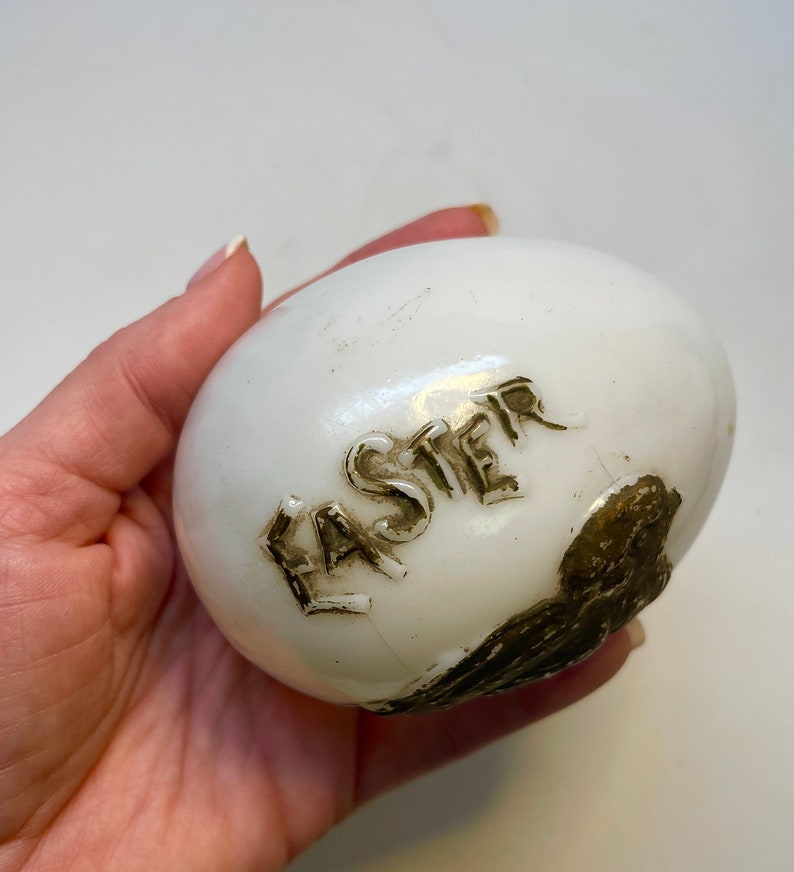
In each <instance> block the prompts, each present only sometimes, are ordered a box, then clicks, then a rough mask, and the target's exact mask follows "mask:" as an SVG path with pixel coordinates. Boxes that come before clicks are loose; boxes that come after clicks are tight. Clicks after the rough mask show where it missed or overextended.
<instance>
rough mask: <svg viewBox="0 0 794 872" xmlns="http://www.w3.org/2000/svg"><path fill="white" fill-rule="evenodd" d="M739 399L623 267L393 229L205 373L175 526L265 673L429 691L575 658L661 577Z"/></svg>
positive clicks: (708, 485)
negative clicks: (405, 244) (402, 240)
mask: <svg viewBox="0 0 794 872" xmlns="http://www.w3.org/2000/svg"><path fill="white" fill-rule="evenodd" d="M734 415H735V404H734V393H733V386H732V381H731V376H730V372H729V369H728V366H727V363H726V361H725V357H724V354H723V352H722V350H721V348H720V345H719V343H718V341H717V340H716V339H715V337H714V335H713V334H712V333H711V332H710V330H709V329H708V328H707V327H706V326H705V325H704V324H703V323H702V321H701V320H700V319H699V318H698V317H697V316H696V315H695V314H694V313H693V312H692V311H691V310H690V309H689V307H688V306H687V305H686V304H685V303H684V302H683V301H682V300H681V299H680V298H679V297H677V296H676V295H674V294H673V293H672V292H671V291H670V290H669V289H667V288H666V287H665V286H664V285H662V284H661V283H660V282H659V281H657V280H656V279H653V278H651V277H650V276H648V275H647V274H645V273H643V272H641V271H640V270H638V269H636V268H634V267H632V266H629V265H627V264H625V263H622V262H620V261H618V260H616V259H614V258H612V257H609V256H607V255H604V254H600V253H598V252H595V251H591V250H588V249H585V248H582V247H578V246H574V245H568V244H563V243H556V242H548V241H524V240H514V239H500V238H496V239H494V238H486V239H468V240H454V241H447V242H438V243H430V244H426V245H420V246H414V247H410V248H404V249H400V250H398V251H394V252H389V253H387V254H383V255H379V256H377V257H374V258H372V259H370V260H366V261H363V262H361V263H358V264H355V265H354V266H351V267H348V268H347V269H344V270H342V271H340V272H337V273H334V274H332V275H330V276H328V277H326V278H324V279H322V280H320V281H318V282H316V283H315V284H313V285H310V286H309V287H307V288H305V289H304V290H302V291H300V292H299V293H298V294H296V295H295V296H293V297H291V298H289V299H287V300H286V301H284V302H283V303H281V304H280V305H279V306H278V307H277V308H275V309H274V310H272V311H271V312H269V313H268V314H267V315H266V316H265V318H263V320H262V321H260V322H259V323H258V324H257V325H256V326H255V327H253V328H252V329H251V330H250V331H249V332H248V333H247V334H246V335H245V336H244V337H243V338H242V339H240V340H239V341H238V342H237V343H236V344H235V345H234V346H233V348H232V349H231V350H230V351H229V352H228V353H227V354H226V355H225V356H224V358H223V359H222V360H221V362H220V363H219V364H218V366H217V367H216V368H215V370H214V371H213V372H212V373H211V375H210V377H209V378H208V379H207V382H206V384H205V385H204V387H203V388H202V390H201V392H200V394H199V396H198V398H197V399H196V401H195V403H194V406H193V408H192V410H191V413H190V415H189V418H188V421H187V423H186V425H185V428H184V431H183V434H182V437H181V440H180V444H179V450H178V455H177V463H176V477H175V496H174V509H175V520H176V528H177V534H178V539H179V544H180V548H181V551H182V555H183V557H184V561H185V564H186V566H187V568H188V571H189V573H190V576H191V578H192V580H193V583H194V585H195V588H196V590H197V592H198V594H199V596H200V597H201V599H202V601H203V602H204V603H205V605H206V607H207V609H208V610H209V612H210V613H211V615H212V616H213V618H214V619H215V621H216V622H217V624H218V626H219V627H220V629H221V630H222V631H223V633H224V634H225V635H226V636H227V637H228V639H229V640H230V641H231V642H232V643H233V644H234V645H235V646H236V647H237V648H238V649H239V650H240V651H241V652H242V653H243V654H244V655H245V656H246V657H248V658H249V659H250V660H252V661H253V662H254V663H256V664H258V665H259V666H261V667H262V668H263V669H265V670H266V671H267V672H269V673H271V674H272V675H273V676H275V677H276V678H278V679H280V680H281V681H284V682H286V683H287V684H290V685H292V686H294V687H296V688H299V689H300V690H303V691H305V692H307V693H310V694H313V695H315V696H318V697H321V698H323V699H328V700H332V701H336V702H339V703H347V704H358V705H362V706H365V707H367V708H371V709H373V710H376V711H383V712H403V711H405V712H410V711H423V710H426V709H429V708H434V707H438V706H447V705H451V704H453V703H456V702H459V701H462V700H464V699H468V698H471V697H474V696H479V695H483V694H487V693H494V692H497V691H500V690H504V689H507V688H509V687H513V686H515V685H517V684H520V683H523V682H525V681H529V680H532V679H535V678H538V677H541V676H545V675H548V674H551V673H552V672H554V671H556V670H558V669H561V668H563V667H565V666H567V665H569V664H571V663H574V662H577V661H578V660H581V659H582V658H583V657H585V656H587V655H588V654H589V653H591V652H592V651H593V650H595V648H596V647H597V646H598V645H599V644H600V643H601V642H602V641H603V639H604V638H605V636H606V634H607V633H609V632H612V631H614V630H617V629H619V628H620V627H621V626H622V625H624V624H625V623H626V622H627V621H628V620H630V619H631V617H633V616H634V615H635V614H636V613H637V612H638V611H639V610H640V609H641V608H643V607H644V606H645V605H646V604H647V603H648V602H650V601H651V600H652V599H653V598H655V597H656V596H657V595H658V594H659V593H660V592H661V590H662V589H663V588H664V587H665V585H666V583H667V581H668V578H669V575H670V569H671V566H672V565H673V564H675V563H676V562H677V561H678V560H680V558H681V557H682V556H683V554H684V552H685V551H686V550H687V548H688V547H689V545H690V544H691V543H692V541H693V539H694V537H695V536H696V534H697V532H698V530H699V529H700V527H701V526H702V524H703V522H704V520H705V518H706V515H707V513H708V512H709V510H710V508H711V506H712V503H713V501H714V499H715V496H716V493H717V490H718V488H719V486H720V483H721V481H722V478H723V475H724V472H725V468H726V465H727V462H728V457H729V454H730V448H731V443H732V434H733V429H734Z"/></svg>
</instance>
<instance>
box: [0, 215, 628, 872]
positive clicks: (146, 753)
mask: <svg viewBox="0 0 794 872" xmlns="http://www.w3.org/2000/svg"><path fill="white" fill-rule="evenodd" d="M483 216H484V217H485V219H486V221H487V220H488V219H489V217H490V216H489V213H488V212H487V211H482V210H479V211H478V209H476V208H475V209H472V208H458V209H448V210H445V211H442V212H437V213H434V214H432V215H429V216H427V217H425V218H423V219H421V220H419V221H416V222H414V223H413V224H410V225H408V226H406V227H403V228H401V229H400V230H397V231H395V232H393V233H391V234H389V235H387V236H385V237H383V238H382V239H380V240H377V241H376V242H373V243H371V244H370V245H369V246H366V247H365V248H363V249H361V250H360V251H358V252H356V253H355V254H354V255H351V256H350V257H349V258H348V259H347V260H346V261H344V262H343V264H341V265H345V264H347V263H350V262H352V261H353V260H357V259H361V258H362V257H366V256H369V255H371V254H375V253H377V252H380V251H385V250H387V249H389V248H395V247H399V246H402V245H409V244H412V243H417V242H423V241H428V240H432V239H442V238H449V237H460V236H482V235H485V234H486V233H487V232H488V229H489V228H487V227H486V223H484V221H483ZM260 295H261V283H260V276H259V271H258V268H257V265H256V263H255V262H254V259H253V258H252V257H251V255H250V254H249V252H248V250H247V248H246V247H245V246H244V245H243V246H238V247H236V248H235V247H234V246H232V248H231V249H230V250H227V251H222V252H220V253H218V254H217V255H215V256H214V258H212V259H211V260H210V261H209V262H208V263H207V264H206V265H205V267H204V268H202V270H200V271H199V273H198V274H197V276H196V277H195V278H194V279H193V280H191V283H190V284H189V286H188V290H187V291H186V293H184V294H183V295H182V296H179V297H177V298H175V299H173V300H170V301H169V302H168V303H166V304H165V305H164V306H162V307H161V308H160V309H158V310H157V311H156V312H154V313H152V314H151V315H149V316H148V317H146V318H144V319H143V320H142V321H139V322H137V323H136V324H133V325H132V326H130V327H127V328H125V329H123V330H121V331H119V332H118V333H117V334H116V335H114V336H113V337H111V338H110V339H109V340H108V341H107V342H105V343H104V344H103V345H101V346H100V347H99V348H97V349H96V350H95V351H94V352H92V354H91V355H89V357H88V358H87V360H86V361H85V362H84V363H82V364H81V365H80V366H79V367H78V368H77V369H76V370H75V371H74V372H73V373H72V374H71V375H69V376H68V377H67V378H66V380H65V381H64V382H63V383H62V384H61V385H60V386H59V387H57V388H56V389H55V390H54V391H53V393H52V394H51V395H50V396H49V397H48V398H47V399H46V400H44V402H43V403H42V404H41V405H40V406H39V407H38V408H37V409H36V410H35V411H34V412H33V413H32V414H31V415H30V416H29V417H28V418H26V419H25V420H24V421H22V423H20V424H19V425H18V426H17V427H15V428H14V429H13V430H12V431H11V432H10V433H8V434H7V435H6V436H5V437H3V439H2V440H0V573H2V575H0V652H2V654H1V655H0V658H1V662H0V870H10V869H21V868H31V869H34V868H35V869H52V870H66V869H92V870H93V869H102V870H112V869H146V870H154V869H192V870H198V869H207V870H216V869H224V870H226V869H228V870H245V869H251V870H253V869H256V870H270V869H278V868H280V867H282V866H283V865H284V864H286V863H287V862H288V861H289V859H290V858H291V857H293V856H294V855H295V854H297V853H298V852H299V851H301V850H303V849H304V848H306V847H307V846H308V845H309V844H310V843H311V842H313V841H314V840H315V839H317V838H318V837H319V836H320V835H322V834H323V833H324V832H325V831H326V830H327V829H328V828H329V827H330V826H332V825H333V824H334V823H335V822H337V821H339V820H341V819H342V818H344V817H345V816H346V815H347V814H349V813H350V812H351V811H352V810H353V809H354V808H355V807H356V806H357V805H359V804H361V803H363V802H365V801H367V800H368V799H370V798H371V797H373V796H375V795H376V794H378V793H380V792H381V791H384V790H387V789H388V788H390V787H393V786H395V785H396V784H398V783H400V782H402V781H404V780H406V779H409V778H412V777H414V776H416V775H417V774H419V773H421V772H424V771H427V770H429V769H431V768H433V767H436V766H439V765H440V764H442V763H444V762H446V761H448V760H451V759H453V758H455V757H458V756H461V755H463V754H467V753H469V752H471V751H472V750H474V749H476V748H478V747H480V746H482V745H483V744H485V743H487V742H490V741H493V740H494V739H496V738H497V737H499V736H502V735H504V734H505V733H507V732H509V731H511V730H515V729H517V728H518V727H521V726H523V725H525V724H528V723H530V722H531V721H534V720H537V719H538V718H541V717H543V716H544V715H547V714H549V713H550V712H553V711H555V710H557V709H560V708H562V707H563V706H566V705H568V704H570V703H572V702H573V701H575V700H577V699H579V698H580V697H582V696H584V695H585V694H587V693H589V692H590V691H592V690H593V689H594V688H596V687H597V686H599V685H600V684H601V683H603V682H604V681H605V680H607V679H608V678H609V677H610V676H611V675H612V674H613V673H614V672H616V671H617V669H618V668H619V667H620V666H621V664H622V663H623V661H624V660H625V658H626V656H627V655H628V652H629V649H630V640H629V635H630V634H629V633H628V632H626V631H625V630H624V631H621V632H619V633H616V634H615V635H613V636H612V637H610V638H609V639H608V640H607V642H606V643H605V644H604V646H603V647H602V648H601V649H600V650H599V651H598V652H597V653H596V654H595V655H594V656H593V657H592V658H591V659H589V660H588V661H586V662H585V663H582V664H580V665H579V666H576V667H573V668H571V669H569V670H567V671H565V672H563V673H561V674H560V675H557V676H555V677H554V678H551V679H547V680H545V681H542V682H538V683H536V684H533V685H530V686H529V687H526V688H523V689H521V690H519V691H515V692H513V693H510V694H506V695H504V696H500V697H496V698H492V699H488V700H480V701H476V702H473V703H468V704H465V705H463V706H460V707H459V708H457V709H453V710H449V711H442V712H437V713H433V714H428V715H421V716H414V717H403V716H395V717H391V718H382V717H379V716H377V715H372V714H370V713H367V712H365V711H361V710H358V709H353V708H341V707H338V706H334V705H330V704H327V703H323V702H319V701H317V700H314V699H310V698H307V697H305V696H303V695H301V694H299V693H297V692H296V691H293V690H291V689H289V688H287V687H284V686H283V685H281V684H279V683H278V682H276V681H274V680H273V679H272V678H270V677H269V676H268V675H266V674H264V673H263V672H261V671H259V670H258V669H257V668H255V667H254V666H252V665H251V664H249V663H248V662H247V661H245V660H244V659H243V658H242V657H241V656H240V655H238V654H237V653H236V652H235V651H234V650H233V649H232V648H231V647H230V646H229V645H228V644H227V643H226V641H225V640H224V639H223V638H222V637H221V636H220V634H219V633H218V631H217V630H216V629H215V627H214V625H213V623H212V622H211V620H210V619H209V617H208V616H207V614H206V612H205V611H204V609H203V608H202V606H201V604H200V603H199V602H198V601H197V599H196V597H195V595H194V594H193V591H192V588H191V586H190V583H189V581H188V579H187V576H186V574H185V570H184V568H183V567H182V565H181V563H180V560H179V555H178V552H177V549H176V545H175V542H174V536H173V530H172V526H171V509H170V496H171V473H172V459H173V451H174V447H175V444H176V440H177V436H178V434H179V430H180V427H181V426H182V422H183V421H184V419H185V415H186V414H187V411H188V408H189V407H190V404H191V401H192V399H193V397H194V396H195V394H196V392H197V391H198V389H199V387H200V385H201V383H202V382H203V381H204V379H205V377H206V376H207V374H208V373H209V371H210V370H211V369H212V367H213V365H214V364H215V363H216V361H217V360H218V359H219V358H220V356H221V355H222V354H223V352H224V351H225V350H226V349H227V348H228V347H229V345H230V344H231V343H232V342H233V341H234V340H235V339H236V338H237V337H238V336H240V334H242V333H243V331H245V330H246V329H247V328H248V327H250V326H251V325H252V324H253V323H254V322H255V321H256V320H257V318H258V317H259V316H260V308H261V300H260Z"/></svg>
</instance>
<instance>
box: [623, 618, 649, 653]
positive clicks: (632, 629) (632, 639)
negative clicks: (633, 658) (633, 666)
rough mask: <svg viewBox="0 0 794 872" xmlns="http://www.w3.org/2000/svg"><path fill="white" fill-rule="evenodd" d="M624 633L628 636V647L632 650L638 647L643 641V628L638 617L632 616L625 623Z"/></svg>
mask: <svg viewBox="0 0 794 872" xmlns="http://www.w3.org/2000/svg"><path fill="white" fill-rule="evenodd" d="M626 634H627V635H628V637H629V647H630V648H631V650H632V651H634V650H636V649H637V648H639V647H640V645H642V644H643V643H644V642H645V628H644V627H643V626H642V624H641V623H640V619H639V618H632V619H631V620H630V621H629V622H628V624H626Z"/></svg>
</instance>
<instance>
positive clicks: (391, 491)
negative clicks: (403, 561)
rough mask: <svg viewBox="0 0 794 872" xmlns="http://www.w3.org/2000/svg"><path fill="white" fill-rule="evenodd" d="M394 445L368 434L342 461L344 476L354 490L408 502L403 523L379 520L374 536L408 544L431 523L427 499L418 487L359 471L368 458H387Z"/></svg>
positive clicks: (384, 439) (379, 436)
mask: <svg viewBox="0 0 794 872" xmlns="http://www.w3.org/2000/svg"><path fill="white" fill-rule="evenodd" d="M392 448H394V442H392V440H391V439H390V438H389V437H388V436H387V435H386V434H385V433H371V434H370V435H368V436H363V437H361V438H360V439H359V441H358V442H356V443H354V444H353V445H352V446H351V447H350V449H349V450H348V452H347V456H346V458H345V474H346V475H347V480H348V481H349V482H350V484H352V485H353V487H354V488H355V489H356V490H357V491H360V492H361V493H363V494H370V495H372V496H384V497H392V498H395V499H398V500H400V501H407V502H408V504H409V507H408V508H407V510H406V511H405V513H404V515H403V519H402V522H401V523H400V524H395V523H394V519H391V518H381V519H380V520H379V521H376V523H375V532H376V533H377V534H378V535H380V536H381V537H383V538H384V539H386V540H388V541H389V542H410V541H411V540H412V539H416V538H417V537H418V536H421V535H422V533H424V531H425V530H426V529H427V525H428V524H429V523H430V498H429V496H428V494H427V493H426V491H425V490H424V489H423V488H422V487H420V486H419V485H418V484H414V483H413V482H410V481H404V480H402V479H389V478H378V477H377V476H376V475H372V474H370V473H368V472H366V471H364V470H363V469H362V466H363V465H364V463H365V460H366V457H367V455H368V454H371V453H372V452H375V453H376V454H388V452H389V451H391V450H392Z"/></svg>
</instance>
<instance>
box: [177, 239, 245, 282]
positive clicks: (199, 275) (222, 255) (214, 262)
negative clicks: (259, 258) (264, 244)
mask: <svg viewBox="0 0 794 872" xmlns="http://www.w3.org/2000/svg"><path fill="white" fill-rule="evenodd" d="M241 248H245V249H247V248H248V240H247V239H246V238H245V236H235V237H234V239H232V241H231V242H230V243H228V245H224V246H223V248H219V249H218V250H217V251H216V252H215V254H213V255H212V256H211V257H210V258H208V259H207V260H205V261H204V263H203V264H202V265H201V266H200V267H199V268H198V269H197V270H196V272H195V273H194V274H193V277H192V278H191V279H190V281H189V282H188V283H187V286H188V287H190V286H191V285H195V284H196V282H200V281H201V280H202V279H204V278H206V277H207V276H208V275H209V274H210V273H211V272H212V271H213V270H216V269H217V268H218V267H219V266H220V265H221V264H222V263H224V261H227V260H228V259H229V258H230V257H231V256H232V255H233V254H237V252H238V251H239V250H240V249H241Z"/></svg>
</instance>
